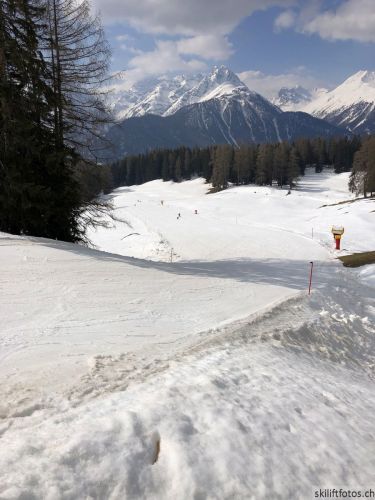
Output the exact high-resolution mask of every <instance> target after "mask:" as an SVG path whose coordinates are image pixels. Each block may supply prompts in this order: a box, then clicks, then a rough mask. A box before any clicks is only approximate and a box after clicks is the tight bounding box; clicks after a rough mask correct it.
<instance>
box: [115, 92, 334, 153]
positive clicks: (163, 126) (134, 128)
mask: <svg viewBox="0 0 375 500" xmlns="http://www.w3.org/2000/svg"><path fill="white" fill-rule="evenodd" d="M220 90H223V88H222V87H221V89H220ZM342 133H343V131H342V130H340V129H338V128H337V127H335V126H333V125H330V124H329V123H327V122H325V121H323V120H320V119H317V118H314V117H312V116H310V115H308V114H306V113H301V112H299V113H293V112H282V111H281V110H280V109H279V108H277V107H276V106H274V105H273V104H271V103H270V102H269V101H267V100H266V99H264V98H263V97H262V96H260V95H259V94H256V93H255V92H251V91H250V90H248V89H247V88H246V87H242V88H230V89H229V91H228V93H221V95H220V96H219V97H213V98H212V99H209V100H204V101H203V102H198V103H195V104H191V105H188V106H184V107H182V108H181V109H179V110H178V111H176V112H175V113H174V114H171V115H169V116H166V117H161V116H156V115H146V116H142V117H138V118H130V119H128V120H124V121H123V122H121V123H120V124H118V125H116V126H114V127H112V128H111V129H110V131H109V132H108V136H107V137H108V139H109V140H110V141H111V142H112V143H113V144H114V156H115V157H116V158H120V157H122V156H124V155H127V154H137V153H140V152H145V151H147V150H150V149H156V148H175V147H178V146H182V145H184V146H189V147H194V146H207V145H211V144H232V145H234V146H237V145H239V144H241V143H243V144H245V143H247V144H249V143H262V142H278V141H282V140H294V139H296V138H298V137H318V136H324V137H327V136H334V135H340V134H342Z"/></svg>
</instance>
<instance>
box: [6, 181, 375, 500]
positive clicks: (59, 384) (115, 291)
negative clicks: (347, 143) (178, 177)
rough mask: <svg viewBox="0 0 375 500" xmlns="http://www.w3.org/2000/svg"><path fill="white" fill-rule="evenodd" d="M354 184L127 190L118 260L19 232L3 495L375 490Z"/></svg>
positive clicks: (360, 211)
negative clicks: (352, 261) (353, 261)
mask: <svg viewBox="0 0 375 500" xmlns="http://www.w3.org/2000/svg"><path fill="white" fill-rule="evenodd" d="M346 186H347V174H341V175H339V176H333V175H332V174H331V173H329V172H328V173H327V172H326V173H323V174H313V173H312V172H309V173H308V175H307V176H306V177H305V178H304V179H302V180H301V182H300V184H299V188H298V190H296V191H294V192H293V193H292V194H291V195H290V196H286V191H283V190H278V189H270V188H259V187H254V186H249V187H240V188H232V189H230V190H227V191H225V192H222V193H217V194H214V195H209V196H207V195H206V194H205V193H206V191H207V186H206V185H204V184H203V182H202V181H201V180H200V179H197V180H194V181H190V182H185V183H182V184H172V183H162V182H160V181H155V182H152V183H148V184H146V185H143V186H138V187H131V188H121V189H119V190H117V191H116V192H115V193H114V197H113V203H114V206H115V209H116V210H115V213H116V216H117V217H118V218H119V219H122V220H124V221H126V222H117V223H116V224H115V227H113V228H112V229H110V230H105V229H100V230H99V231H98V232H97V233H91V234H90V236H91V239H92V241H93V244H95V246H96V247H97V248H98V249H101V250H105V251H107V252H112V253H103V252H100V251H95V250H90V249H85V248H82V247H77V246H74V245H69V244H62V243H59V242H54V241H49V240H40V239H32V238H29V239H23V238H15V237H12V236H10V235H3V236H2V237H1V238H0V254H1V261H0V262H1V264H0V265H1V278H0V280H1V281H0V286H1V294H0V310H1V317H2V318H3V326H2V329H1V333H0V361H1V363H0V383H1V387H2V399H1V402H0V499H2V500H3V499H16V498H17V499H21V498H22V499H26V498H27V499H54V500H55V499H60V498H61V499H81V498H83V499H91V498H92V499H107V498H108V499H123V498H157V499H159V498H160V499H190V498H191V499H193V498H194V499H203V498H212V499H213V498H215V499H216V498H218V499H219V498H220V499H221V498H225V499H232V498H241V499H242V498H243V499H247V498H256V499H258V498H267V499H268V498H280V499H284V498H288V499H289V498H314V489H317V488H327V487H351V488H355V489H361V488H362V489H365V488H370V487H373V485H374V484H375V459H374V457H375V425H374V423H373V414H374V410H375V391H374V389H375V387H374V379H373V376H374V373H375V336H374V335H375V327H374V323H375V321H374V320H375V272H374V266H366V267H365V268H362V269H360V270H350V269H345V268H343V267H342V266H341V265H340V264H339V263H338V262H337V261H336V260H335V259H334V257H335V255H334V252H333V251H332V246H333V239H332V236H331V234H330V227H331V225H332V224H339V225H343V226H345V230H346V232H345V235H344V240H343V243H344V244H343V248H344V250H343V251H342V252H341V253H346V252H350V253H351V252H353V251H362V250H374V248H375V231H374V230H373V228H374V212H373V210H374V205H373V202H371V201H366V200H365V201H354V202H353V203H344V204H338V205H336V204H335V203H337V202H341V201H345V200H347V201H351V200H352V198H351V196H350V195H349V194H348V192H347V187H346ZM161 200H163V204H161ZM323 205H329V206H323ZM195 210H198V214H195V213H194V211H195ZM178 213H180V214H181V218H179V219H177V214H178ZM131 233H136V234H131ZM119 254H121V255H119ZM170 260H172V262H170ZM311 260H313V261H314V269H315V272H314V280H313V281H314V293H313V295H312V296H310V297H308V296H307V293H306V288H307V279H308V271H309V267H310V265H309V262H310V261H311ZM155 461H156V462H155ZM153 462H155V463H154V464H153Z"/></svg>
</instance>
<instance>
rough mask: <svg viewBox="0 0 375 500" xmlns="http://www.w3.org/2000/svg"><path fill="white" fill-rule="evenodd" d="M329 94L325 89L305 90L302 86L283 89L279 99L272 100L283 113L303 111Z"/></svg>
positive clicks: (280, 91)
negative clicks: (314, 101)
mask: <svg viewBox="0 0 375 500" xmlns="http://www.w3.org/2000/svg"><path fill="white" fill-rule="evenodd" d="M326 92H328V90H327V89H324V88H315V89H312V90H308V89H305V88H303V87H301V86H300V85H296V86H295V87H292V88H287V87H283V88H281V89H280V90H279V93H278V95H277V97H275V98H274V99H272V101H271V102H272V103H273V104H275V106H278V107H279V108H281V109H282V110H283V111H303V110H304V108H305V107H306V106H307V105H308V104H309V103H310V102H312V101H313V100H316V99H317V98H318V97H320V96H321V95H323V94H325V93H326Z"/></svg>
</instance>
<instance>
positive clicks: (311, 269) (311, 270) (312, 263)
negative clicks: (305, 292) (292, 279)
mask: <svg viewBox="0 0 375 500" xmlns="http://www.w3.org/2000/svg"><path fill="white" fill-rule="evenodd" d="M310 264H311V268H310V281H309V295H310V294H311V283H312V275H313V269H314V262H310Z"/></svg>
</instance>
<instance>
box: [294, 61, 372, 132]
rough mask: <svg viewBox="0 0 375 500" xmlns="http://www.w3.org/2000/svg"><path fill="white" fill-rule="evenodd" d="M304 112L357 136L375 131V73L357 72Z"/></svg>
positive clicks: (312, 103)
mask: <svg viewBox="0 0 375 500" xmlns="http://www.w3.org/2000/svg"><path fill="white" fill-rule="evenodd" d="M304 111H305V112H306V113H310V114H312V115H314V116H317V117H319V118H324V119H326V120H328V121H330V122H331V123H334V124H335V125H338V126H345V127H347V128H348V129H349V130H351V131H353V132H355V133H371V132H374V131H375V71H365V70H362V71H358V72H357V73H355V74H354V75H352V76H350V77H349V78H347V79H346V80H345V81H344V82H343V83H342V84H341V85H339V86H338V87H336V88H335V89H333V90H331V91H330V92H327V93H325V94H323V95H321V96H320V97H318V98H317V99H316V100H313V101H312V102H311V103H309V104H308V105H307V106H306V107H305V108H304Z"/></svg>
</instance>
